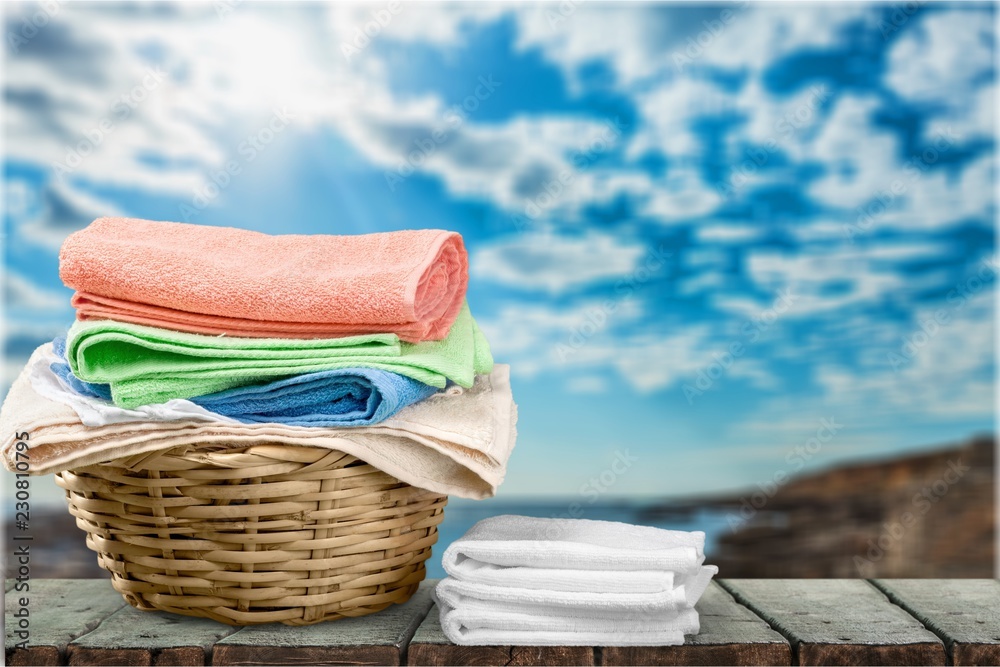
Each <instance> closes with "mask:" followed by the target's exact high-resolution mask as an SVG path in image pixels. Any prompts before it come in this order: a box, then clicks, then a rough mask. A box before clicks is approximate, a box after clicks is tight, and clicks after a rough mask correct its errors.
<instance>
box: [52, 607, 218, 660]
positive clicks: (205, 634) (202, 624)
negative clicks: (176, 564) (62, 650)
mask: <svg viewBox="0 0 1000 667" xmlns="http://www.w3.org/2000/svg"><path fill="white" fill-rule="evenodd" d="M235 631H236V628H233V627H230V626H227V625H222V624H221V623H216V622H215V621H210V620H207V619H203V618H188V617H185V616H178V615H176V614H168V613H164V612H158V611H139V610H138V609H136V608H134V607H123V608H122V609H119V610H118V611H116V612H115V613H114V614H112V615H111V616H109V617H107V618H106V619H104V621H102V622H101V624H100V625H99V626H97V628H95V629H94V630H93V631H92V632H89V633H87V634H85V635H83V636H82V637H78V638H77V639H75V640H73V641H72V642H70V644H69V646H68V647H67V649H66V655H67V660H68V662H69V664H70V665H204V664H206V657H207V655H208V653H209V652H210V651H211V649H212V647H213V646H214V645H215V643H216V642H217V641H218V640H220V639H222V638H223V637H225V636H227V635H229V634H232V633H233V632H235Z"/></svg>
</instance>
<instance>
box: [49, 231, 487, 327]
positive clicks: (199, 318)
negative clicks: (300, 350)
mask: <svg viewBox="0 0 1000 667" xmlns="http://www.w3.org/2000/svg"><path fill="white" fill-rule="evenodd" d="M59 275H60V276H61V277H62V280H63V282H64V283H66V285H67V286H68V287H70V288H72V289H75V290H77V292H76V294H75V295H74V296H73V306H74V307H75V308H76V309H77V317H78V318H79V319H81V320H91V319H112V320H119V321H123V322H134V323H136V324H146V325H150V326H156V327H162V328H165V329H174V330H176V331H190V332H194V333H204V334H228V335H231V336H252V337H266V338H275V337H280V338H324V337H325V338H329V337H334V336H350V335H356V334H367V333H394V334H397V335H398V336H399V337H400V338H401V339H403V340H405V341H409V342H419V341H422V340H440V339H442V338H444V337H445V336H446V335H447V334H448V330H449V329H450V328H451V325H452V322H454V321H455V318H456V317H457V316H458V312H459V310H461V308H462V303H463V302H464V300H465V290H466V287H467V286H468V280H469V278H468V256H467V255H466V252H465V245H464V244H463V243H462V237H461V236H460V235H459V234H457V233H455V232H448V231H442V230H439V229H420V230H406V231H399V232H385V233H379V234H364V235H359V236H328V235H311V236H306V235H299V234H286V235H280V236H269V235H267V234H261V233H259V232H252V231H247V230H244V229H233V228H231V227H207V226H202V225H189V224H184V223H179V222H150V221H148V220H136V219H132V218H99V219H98V220H95V221H94V222H92V223H91V224H90V225H89V226H87V227H86V228H85V229H82V230H80V231H78V232H76V233H74V234H72V235H70V236H69V238H67V239H66V241H65V243H63V246H62V250H61V251H60V253H59Z"/></svg>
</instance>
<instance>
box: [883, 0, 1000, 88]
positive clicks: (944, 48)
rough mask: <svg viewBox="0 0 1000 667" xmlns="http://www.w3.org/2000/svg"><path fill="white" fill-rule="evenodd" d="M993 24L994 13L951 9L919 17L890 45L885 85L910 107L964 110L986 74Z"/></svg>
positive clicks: (991, 50) (990, 53) (990, 56)
mask: <svg viewBox="0 0 1000 667" xmlns="http://www.w3.org/2000/svg"><path fill="white" fill-rule="evenodd" d="M994 20H995V19H994V16H993V12H989V11H966V10H965V9H954V8H949V10H948V11H941V12H932V13H927V14H925V15H923V16H921V17H920V19H919V22H918V23H917V25H915V26H913V27H912V28H909V29H907V30H906V31H905V32H903V34H902V35H901V36H900V37H899V39H897V40H896V41H895V42H894V43H893V46H892V50H891V51H890V52H889V67H888V70H887V73H886V77H885V79H886V83H887V84H888V85H889V87H891V88H892V89H893V90H894V91H896V93H897V94H898V95H899V96H900V97H903V98H905V99H908V100H911V101H918V102H928V101H933V102H936V103H945V104H952V105H956V106H957V105H962V104H965V103H966V95H967V94H968V91H970V90H971V89H972V88H973V86H974V84H976V83H978V82H979V81H981V80H983V79H984V78H986V76H987V75H988V74H989V72H990V67H991V65H992V63H993V40H994V35H993V24H994Z"/></svg>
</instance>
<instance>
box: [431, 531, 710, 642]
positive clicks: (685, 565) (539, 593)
mask: <svg viewBox="0 0 1000 667" xmlns="http://www.w3.org/2000/svg"><path fill="white" fill-rule="evenodd" d="M704 542H705V535H704V533H700V532H680V531H668V530H662V529H658V528H650V527H646V526H633V525H630V524H625V523H617V522H611V521H591V520H585V519H538V518H531V517H521V516H513V515H504V516H498V517H492V518H489V519H485V520H483V521H480V522H479V523H477V524H476V525H475V526H473V527H472V529H470V530H469V532H467V533H466V534H465V535H464V536H463V537H462V538H460V539H459V540H457V541H455V542H453V543H452V545H451V546H450V547H448V549H447V550H446V551H445V554H444V556H443V563H444V568H445V571H446V572H447V573H448V575H449V576H448V577H447V578H445V579H444V580H442V581H441V582H440V583H439V584H438V586H437V588H436V590H435V592H434V597H435V600H436V601H437V603H438V606H439V610H440V615H441V627H442V629H443V631H444V633H445V635H446V636H447V637H448V638H449V639H450V640H451V641H452V642H454V643H456V644H466V645H475V644H495V645H534V646H556V645H564V646H566V645H572V646H632V645H634V646H656V645H672V644H681V643H683V641H684V635H685V634H690V633H693V632H698V614H697V612H696V611H695V610H694V606H695V604H696V603H697V602H698V600H699V599H700V598H701V596H702V594H703V593H704V592H705V589H706V588H707V587H708V585H709V583H710V581H711V579H712V577H713V576H714V575H715V574H716V573H717V572H718V568H716V567H715V566H712V565H707V566H706V565H703V562H704V553H703V548H704Z"/></svg>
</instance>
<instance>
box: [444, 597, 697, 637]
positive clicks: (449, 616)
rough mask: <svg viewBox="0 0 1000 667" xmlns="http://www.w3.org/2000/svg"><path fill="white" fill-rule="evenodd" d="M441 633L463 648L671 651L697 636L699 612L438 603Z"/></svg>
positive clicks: (690, 610)
mask: <svg viewBox="0 0 1000 667" xmlns="http://www.w3.org/2000/svg"><path fill="white" fill-rule="evenodd" d="M438 608H439V610H440V618H441V629H442V630H443V631H444V634H445V636H446V637H448V639H449V640H450V641H451V642H452V643H455V644H459V645H463V646H479V645H500V646H676V645H679V644H683V643H684V635H690V634H697V632H698V631H699V629H700V627H699V619H698V612H697V611H695V610H694V609H685V610H683V611H680V612H674V613H672V614H662V615H649V616H629V615H624V614H609V615H603V616H602V615H598V614H593V615H590V616H584V617H580V616H567V615H565V614H559V613H557V611H558V610H539V611H538V612H536V613H516V612H510V611H506V610H499V609H495V608H490V607H489V606H488V605H487V608H485V609H484V608H482V607H477V606H475V605H463V606H462V607H461V608H459V609H455V608H453V607H450V606H448V605H447V604H446V603H442V602H441V601H440V600H439V601H438Z"/></svg>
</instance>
